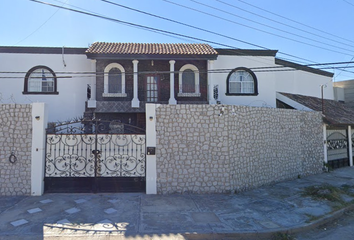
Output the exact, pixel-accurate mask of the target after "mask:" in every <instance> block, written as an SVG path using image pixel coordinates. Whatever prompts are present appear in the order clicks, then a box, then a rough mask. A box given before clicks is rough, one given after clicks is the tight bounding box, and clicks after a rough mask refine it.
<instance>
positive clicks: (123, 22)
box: [30, 0, 354, 73]
mask: <svg viewBox="0 0 354 240" xmlns="http://www.w3.org/2000/svg"><path fill="white" fill-rule="evenodd" d="M30 1H32V2H36V3H40V4H44V5H48V6H51V7H56V8H61V9H65V10H68V11H72V12H76V13H80V14H84V15H89V16H93V17H97V18H101V19H105V20H109V21H113V22H116V23H120V24H124V25H128V26H131V27H137V28H140V29H144V30H147V31H152V32H156V33H160V34H167V35H169V36H178V37H183V38H187V39H192V40H197V41H201V42H206V43H210V44H215V45H220V46H223V47H227V48H235V47H234V46H230V45H227V44H222V43H218V42H215V41H209V40H206V39H202V38H197V37H192V36H188V35H185V34H180V33H175V32H171V31H166V30H161V29H157V28H152V27H148V26H144V25H139V24H135V23H131V22H126V21H122V20H118V19H115V18H110V17H106V16H103V15H99V14H95V13H89V12H87V11H81V10H77V9H72V8H67V7H63V6H58V5H55V4H51V3H46V2H42V1H38V0H30ZM165 1H166V0H165ZM249 44H250V43H249ZM259 47H261V46H259ZM261 48H264V47H261ZM264 49H267V48H264ZM267 50H270V49H267ZM279 52H280V51H279ZM282 54H284V55H288V56H291V57H295V58H299V57H296V56H293V55H290V54H286V53H282ZM303 60H306V61H310V60H307V59H303ZM310 62H313V61H310ZM343 71H347V70H343ZM348 72H349V71H348ZM352 73H354V72H352Z"/></svg>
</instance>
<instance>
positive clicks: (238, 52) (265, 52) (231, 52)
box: [215, 48, 278, 57]
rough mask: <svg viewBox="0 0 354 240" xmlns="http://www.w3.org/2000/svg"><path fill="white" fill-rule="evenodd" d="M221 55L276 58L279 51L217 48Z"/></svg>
mask: <svg viewBox="0 0 354 240" xmlns="http://www.w3.org/2000/svg"><path fill="white" fill-rule="evenodd" d="M215 50H216V51H217V52H218V53H219V55H232V56H265V57H268V56H269V57H275V55H276V54H277V52H278V51H277V50H257V49H232V48H215Z"/></svg>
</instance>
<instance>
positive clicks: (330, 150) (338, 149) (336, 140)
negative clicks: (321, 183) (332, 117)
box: [327, 129, 349, 169]
mask: <svg viewBox="0 0 354 240" xmlns="http://www.w3.org/2000/svg"><path fill="white" fill-rule="evenodd" d="M348 149H349V146H348V133H347V130H346V129H327V159H328V166H329V167H330V168H331V169H335V168H340V167H346V166H349V154H348Z"/></svg>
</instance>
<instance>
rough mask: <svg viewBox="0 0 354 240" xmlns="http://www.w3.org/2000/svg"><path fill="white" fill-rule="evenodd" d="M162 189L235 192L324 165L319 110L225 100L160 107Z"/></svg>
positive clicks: (158, 133)
mask: <svg viewBox="0 0 354 240" xmlns="http://www.w3.org/2000/svg"><path fill="white" fill-rule="evenodd" d="M156 121H157V123H156V141H157V143H156V144H157V145H156V158H157V190H158V193H185V192H193V193H230V192H235V191H236V192H238V191H243V190H246V189H250V188H255V187H258V186H261V185H264V184H270V183H274V182H278V181H282V180H286V179H294V178H297V177H301V176H303V175H309V174H316V173H319V172H321V171H322V167H323V157H324V152H323V139H322V137H323V133H322V116H321V114H320V113H317V112H305V111H296V110H287V109H274V108H255V107H245V106H222V105H175V106H172V105H161V106H160V107H159V108H157V110H156Z"/></svg>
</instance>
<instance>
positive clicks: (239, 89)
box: [226, 67, 258, 96]
mask: <svg viewBox="0 0 354 240" xmlns="http://www.w3.org/2000/svg"><path fill="white" fill-rule="evenodd" d="M226 95H250V96H256V95H258V82H257V77H256V75H255V74H254V73H253V72H252V71H251V70H250V69H248V68H245V67H239V68H235V69H233V70H232V71H231V72H230V73H229V75H228V76H227V79H226Z"/></svg>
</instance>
